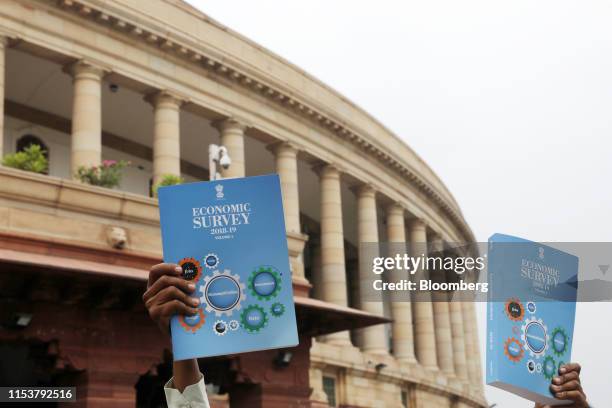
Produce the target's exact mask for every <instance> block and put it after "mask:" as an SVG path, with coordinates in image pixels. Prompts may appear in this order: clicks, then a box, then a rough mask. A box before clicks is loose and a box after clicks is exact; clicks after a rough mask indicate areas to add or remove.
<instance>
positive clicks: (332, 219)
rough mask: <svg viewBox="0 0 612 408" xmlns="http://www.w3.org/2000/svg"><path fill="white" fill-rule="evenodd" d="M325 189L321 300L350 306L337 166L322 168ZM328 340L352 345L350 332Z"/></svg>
mask: <svg viewBox="0 0 612 408" xmlns="http://www.w3.org/2000/svg"><path fill="white" fill-rule="evenodd" d="M319 177H320V189H321V220H320V225H321V242H320V249H319V256H320V266H319V267H320V276H321V279H320V281H319V284H320V288H318V289H317V290H318V293H320V296H321V297H320V298H321V300H324V301H326V302H330V303H334V304H336V305H339V306H348V294H347V282H346V265H345V263H344V262H345V261H344V231H343V225H342V198H341V195H340V183H341V181H340V172H339V171H338V169H337V168H335V167H333V166H329V165H327V166H324V167H322V168H320V169H319ZM325 339H326V341H328V342H332V343H338V344H345V345H350V339H349V332H348V331H345V332H339V333H334V334H331V335H328V336H326V337H325Z"/></svg>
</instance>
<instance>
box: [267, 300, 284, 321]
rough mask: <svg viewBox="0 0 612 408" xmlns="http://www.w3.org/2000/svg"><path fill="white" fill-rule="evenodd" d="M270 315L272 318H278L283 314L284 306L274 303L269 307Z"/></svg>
mask: <svg viewBox="0 0 612 408" xmlns="http://www.w3.org/2000/svg"><path fill="white" fill-rule="evenodd" d="M270 313H272V316H274V317H280V316H282V315H283V313H285V305H283V304H282V303H279V302H276V303H274V304H273V305H272V306H270Z"/></svg>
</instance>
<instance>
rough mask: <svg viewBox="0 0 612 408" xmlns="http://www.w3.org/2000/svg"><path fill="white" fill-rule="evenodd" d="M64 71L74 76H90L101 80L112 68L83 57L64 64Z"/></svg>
mask: <svg viewBox="0 0 612 408" xmlns="http://www.w3.org/2000/svg"><path fill="white" fill-rule="evenodd" d="M63 71H64V72H66V73H67V74H70V75H71V76H72V77H73V78H87V77H89V78H92V79H97V80H101V79H102V78H103V77H104V76H105V75H106V74H108V73H109V72H110V71H111V70H110V69H109V68H105V67H102V66H100V65H97V64H94V63H92V62H90V61H87V60H84V59H81V60H78V61H75V62H72V63H70V64H68V65H64V68H63Z"/></svg>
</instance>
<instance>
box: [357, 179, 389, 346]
mask: <svg viewBox="0 0 612 408" xmlns="http://www.w3.org/2000/svg"><path fill="white" fill-rule="evenodd" d="M356 192H357V217H358V220H357V229H358V236H359V291H360V307H361V309H362V310H364V311H366V312H368V313H372V314H375V315H379V316H383V315H384V308H383V302H382V294H381V297H380V300H376V301H372V300H371V299H369V298H366V297H365V296H364V292H365V291H366V290H371V289H369V288H367V286H369V285H371V282H372V278H373V276H372V269H371V265H369V264H368V262H363V260H364V254H363V247H362V245H363V244H364V243H371V244H378V218H377V212H376V192H375V191H374V189H373V188H372V187H371V186H370V185H367V184H366V185H362V186H360V187H359V188H357V190H356ZM368 255H372V253H369V254H368ZM359 333H360V336H361V346H362V350H363V351H364V352H369V353H373V354H387V353H388V347H387V341H386V335H385V326H384V325H382V324H379V325H375V326H370V327H366V328H364V329H361V330H360V331H359Z"/></svg>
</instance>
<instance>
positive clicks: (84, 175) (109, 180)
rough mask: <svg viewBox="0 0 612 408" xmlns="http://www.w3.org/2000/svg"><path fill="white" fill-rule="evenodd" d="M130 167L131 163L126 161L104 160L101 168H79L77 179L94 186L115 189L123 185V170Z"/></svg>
mask: <svg viewBox="0 0 612 408" xmlns="http://www.w3.org/2000/svg"><path fill="white" fill-rule="evenodd" d="M129 165H130V162H128V161H125V160H119V161H117V160H103V161H102V164H101V165H99V166H91V167H85V166H81V167H79V168H78V170H77V177H78V178H79V180H81V181H82V182H83V183H87V184H91V185H92V186H99V187H106V188H114V187H117V186H118V185H119V183H121V177H122V176H123V169H125V168H126V167H127V166H129Z"/></svg>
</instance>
